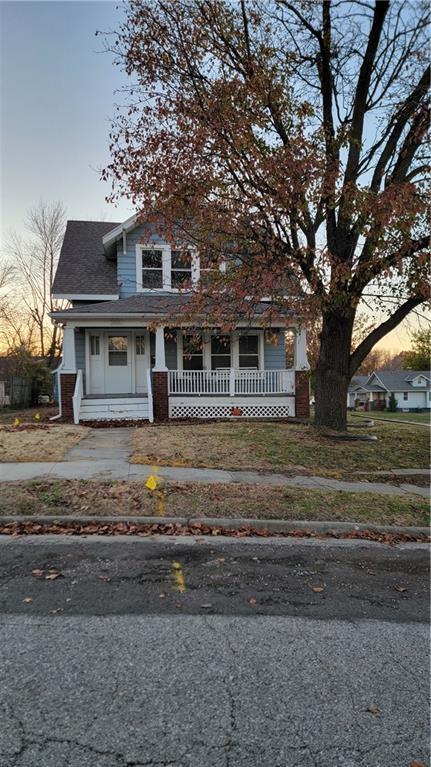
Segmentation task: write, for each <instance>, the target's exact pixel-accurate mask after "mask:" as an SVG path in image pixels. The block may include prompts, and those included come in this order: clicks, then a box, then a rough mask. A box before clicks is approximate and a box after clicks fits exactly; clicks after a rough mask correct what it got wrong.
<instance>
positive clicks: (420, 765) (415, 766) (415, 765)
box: [409, 761, 426, 767]
mask: <svg viewBox="0 0 431 767" xmlns="http://www.w3.org/2000/svg"><path fill="white" fill-rule="evenodd" d="M409 767H426V765H425V764H424V763H423V762H416V761H415V762H411V764H410V765H409Z"/></svg>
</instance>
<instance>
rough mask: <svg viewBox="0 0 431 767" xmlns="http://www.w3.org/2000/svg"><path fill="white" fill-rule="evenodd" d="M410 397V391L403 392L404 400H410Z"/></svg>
mask: <svg viewBox="0 0 431 767" xmlns="http://www.w3.org/2000/svg"><path fill="white" fill-rule="evenodd" d="M408 398H409V393H408V391H404V392H403V400H408Z"/></svg>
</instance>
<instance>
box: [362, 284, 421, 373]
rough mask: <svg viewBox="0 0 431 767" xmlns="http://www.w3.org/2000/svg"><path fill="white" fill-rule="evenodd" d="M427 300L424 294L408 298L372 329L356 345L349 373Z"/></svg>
mask: <svg viewBox="0 0 431 767" xmlns="http://www.w3.org/2000/svg"><path fill="white" fill-rule="evenodd" d="M424 302H425V298H424V296H412V297H411V298H408V299H407V301H406V302H405V303H404V304H401V306H399V307H398V309H397V310H396V311H395V312H394V313H393V314H392V315H391V317H389V318H388V319H387V320H385V322H382V324H381V325H379V326H378V327H377V328H375V329H374V330H372V331H371V333H369V335H368V336H367V337H366V338H364V340H363V341H362V343H360V344H359V346H357V347H356V349H355V351H354V352H353V353H352V354H351V355H350V365H349V374H350V377H352V376H353V375H354V374H355V373H356V371H357V369H358V367H359V366H360V364H361V362H363V361H364V359H365V357H366V356H367V354H369V353H370V351H371V349H372V348H373V346H375V345H376V344H377V343H378V342H379V341H380V340H381V339H382V338H384V336H385V335H387V333H390V332H391V330H394V328H396V327H397V325H399V324H400V322H402V321H403V320H404V319H405V318H406V317H407V315H408V314H409V312H411V311H412V309H415V308H416V306H419V305H420V304H422V303H424Z"/></svg>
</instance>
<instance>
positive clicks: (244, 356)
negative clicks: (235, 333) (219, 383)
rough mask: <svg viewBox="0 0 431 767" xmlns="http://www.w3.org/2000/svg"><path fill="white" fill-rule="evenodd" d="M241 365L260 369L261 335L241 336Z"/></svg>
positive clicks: (251, 368)
mask: <svg viewBox="0 0 431 767" xmlns="http://www.w3.org/2000/svg"><path fill="white" fill-rule="evenodd" d="M239 366H240V368H246V369H248V370H259V336H240V337H239Z"/></svg>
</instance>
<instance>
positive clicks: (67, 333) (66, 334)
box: [61, 325, 76, 373]
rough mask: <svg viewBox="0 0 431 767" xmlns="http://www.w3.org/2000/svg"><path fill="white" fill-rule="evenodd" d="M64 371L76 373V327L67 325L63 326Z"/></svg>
mask: <svg viewBox="0 0 431 767" xmlns="http://www.w3.org/2000/svg"><path fill="white" fill-rule="evenodd" d="M61 372H62V373H76V358H75V328H73V327H71V326H70V325H65V326H64V328H63V364H62V366H61Z"/></svg>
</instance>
